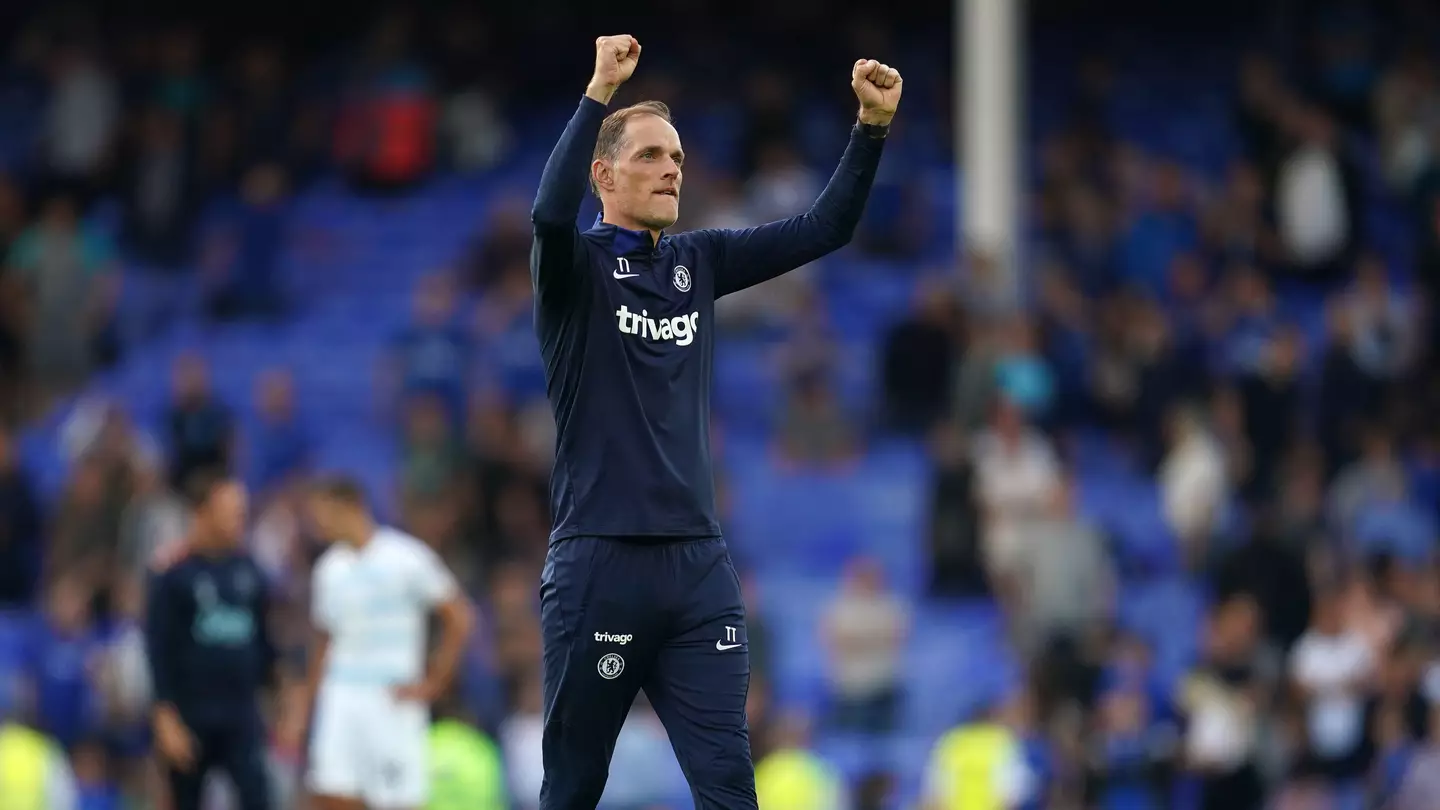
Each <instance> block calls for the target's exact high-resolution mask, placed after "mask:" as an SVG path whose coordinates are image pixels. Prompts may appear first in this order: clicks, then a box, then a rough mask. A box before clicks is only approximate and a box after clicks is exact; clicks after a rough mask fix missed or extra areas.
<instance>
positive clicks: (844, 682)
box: [826, 593, 910, 698]
mask: <svg viewBox="0 0 1440 810" xmlns="http://www.w3.org/2000/svg"><path fill="white" fill-rule="evenodd" d="M826 622H827V625H828V630H829V633H830V636H831V638H832V639H835V640H836V641H837V642H838V646H839V647H840V649H838V650H836V651H835V655H834V658H833V660H832V661H831V662H830V681H831V684H832V685H833V686H834V687H835V691H836V692H837V693H839V694H840V695H842V696H844V697H851V698H865V697H871V696H874V695H876V694H879V693H880V692H882V691H883V690H885V689H888V688H890V687H892V686H894V685H895V684H896V682H897V681H898V680H899V677H900V645H901V642H902V641H903V640H904V637H905V631H906V629H907V628H908V627H909V625H910V613H909V611H908V610H907V609H906V607H905V605H904V603H902V602H901V601H900V600H899V599H898V598H897V597H895V596H893V595H891V594H877V595H875V596H866V595H862V594H852V593H841V594H840V595H839V597H837V598H836V600H835V601H834V602H833V603H832V604H831V605H830V610H829V613H828V615H827V616H826Z"/></svg>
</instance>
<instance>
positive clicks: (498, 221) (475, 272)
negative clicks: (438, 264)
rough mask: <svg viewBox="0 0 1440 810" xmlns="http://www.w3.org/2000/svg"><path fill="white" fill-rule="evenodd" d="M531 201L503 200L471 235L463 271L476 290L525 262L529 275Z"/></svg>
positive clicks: (482, 290)
mask: <svg viewBox="0 0 1440 810" xmlns="http://www.w3.org/2000/svg"><path fill="white" fill-rule="evenodd" d="M531 238H532V237H531V225H530V201H529V200H528V199H525V198H523V197H519V196H516V197H513V198H506V199H503V200H501V201H500V202H499V203H498V204H497V205H496V206H495V208H494V210H492V211H491V212H490V213H489V215H488V216H487V217H486V220H485V222H484V223H483V224H481V225H480V226H479V227H478V228H477V231H476V233H475V234H474V235H473V236H471V238H470V242H469V244H468V245H466V247H465V252H464V254H463V255H462V257H461V259H460V268H461V271H460V274H461V276H462V277H463V278H464V280H465V285H466V286H467V287H468V288H469V289H471V290H472V291H474V292H482V293H483V292H484V291H485V290H487V289H489V288H490V287H491V285H493V284H494V283H495V282H496V281H497V280H498V279H499V277H500V274H501V273H502V272H503V271H505V270H507V269H509V268H511V267H515V266H516V265H524V266H525V268H526V270H525V274H526V277H527V279H528V277H529V272H530V271H529V261H530V240H531Z"/></svg>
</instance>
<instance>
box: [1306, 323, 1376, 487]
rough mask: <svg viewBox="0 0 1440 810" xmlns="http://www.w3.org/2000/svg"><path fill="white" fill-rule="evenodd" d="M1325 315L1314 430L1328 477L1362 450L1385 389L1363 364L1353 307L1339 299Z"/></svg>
mask: <svg viewBox="0 0 1440 810" xmlns="http://www.w3.org/2000/svg"><path fill="white" fill-rule="evenodd" d="M1325 314H1326V319H1325V325H1326V329H1327V331H1328V335H1327V337H1328V342H1327V345H1326V348H1325V354H1324V357H1323V358H1322V360H1321V367H1320V386H1319V387H1320V390H1319V395H1318V397H1317V400H1318V401H1317V402H1316V406H1317V413H1316V426H1315V427H1316V434H1317V436H1318V438H1319V440H1320V443H1321V446H1322V447H1323V448H1324V450H1325V459H1324V461H1325V463H1326V468H1325V471H1326V473H1327V477H1328V475H1329V474H1332V473H1334V472H1335V471H1337V470H1338V469H1340V467H1342V466H1343V465H1345V464H1348V463H1349V462H1350V461H1351V460H1352V459H1353V458H1354V456H1355V454H1356V452H1357V451H1358V450H1360V447H1361V439H1362V436H1361V428H1362V423H1363V422H1364V421H1365V420H1367V419H1370V418H1371V417H1372V415H1373V414H1374V412H1375V409H1376V408H1378V407H1379V405H1380V399H1381V396H1382V394H1383V390H1382V389H1381V386H1380V384H1379V381H1378V380H1376V379H1375V378H1374V377H1373V376H1372V375H1371V374H1370V373H1369V372H1368V371H1366V370H1365V368H1364V367H1363V366H1362V365H1361V364H1360V350H1359V346H1360V343H1359V339H1358V332H1357V330H1356V328H1355V322H1354V319H1353V317H1352V313H1351V310H1350V308H1349V307H1347V306H1345V305H1344V304H1343V302H1341V301H1338V300H1336V301H1332V302H1331V303H1330V305H1329V306H1327V307H1326V310H1325Z"/></svg>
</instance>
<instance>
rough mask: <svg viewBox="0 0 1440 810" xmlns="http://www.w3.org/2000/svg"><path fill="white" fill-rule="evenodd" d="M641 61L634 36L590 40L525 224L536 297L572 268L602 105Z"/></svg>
mask: <svg viewBox="0 0 1440 810" xmlns="http://www.w3.org/2000/svg"><path fill="white" fill-rule="evenodd" d="M639 56H640V44H639V43H638V42H635V39H634V37H630V36H616V37H600V38H599V39H597V40H595V73H594V74H593V75H592V76H591V78H590V83H589V85H587V86H586V88H585V96H584V98H581V99H580V107H579V108H578V109H576V110H575V115H573V116H571V118H570V123H568V124H566V125H565V131H564V132H563V133H561V135H560V142H559V143H557V144H555V149H554V151H552V152H551V153H550V158H549V159H548V160H546V161H545V169H544V171H542V172H541V173H540V188H539V189H538V190H537V191H536V193H535V205H534V207H533V208H531V209H530V221H531V222H533V223H534V225H535V244H534V247H533V248H532V250H531V253H530V280H531V283H532V284H534V285H535V291H536V293H537V294H539V293H540V292H541V291H542V290H543V289H544V288H545V286H546V285H548V284H549V283H551V282H552V281H557V280H564V279H565V278H566V277H568V276H570V275H571V274H572V269H573V268H574V266H575V255H576V242H577V240H578V238H579V234H578V232H577V231H576V228H575V219H576V217H578V216H580V203H581V202H582V201H583V200H584V199H585V189H586V185H587V184H588V183H589V181H590V160H591V158H592V157H593V156H594V152H595V140H596V139H597V138H598V137H599V136H600V125H601V124H602V123H604V121H605V115H606V108H605V105H607V104H609V103H610V99H611V98H612V97H613V96H614V95H615V91H616V90H618V89H619V88H620V85H621V84H623V83H624V82H625V80H626V79H628V78H630V75H631V73H633V72H634V70H635V62H636V60H637V59H638V58H639Z"/></svg>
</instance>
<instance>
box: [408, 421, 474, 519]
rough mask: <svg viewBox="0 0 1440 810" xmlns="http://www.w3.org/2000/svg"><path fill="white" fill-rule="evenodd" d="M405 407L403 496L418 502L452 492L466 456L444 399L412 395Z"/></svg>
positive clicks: (410, 501)
mask: <svg viewBox="0 0 1440 810" xmlns="http://www.w3.org/2000/svg"><path fill="white" fill-rule="evenodd" d="M405 410H406V413H405V427H404V434H403V450H402V452H403V453H404V460H403V462H402V464H403V466H402V468H401V473H400V480H401V483H400V488H401V493H402V497H404V499H405V501H406V502H407V503H414V502H416V501H417V500H424V499H427V498H436V497H443V496H447V495H449V494H450V491H451V487H452V485H453V482H454V480H455V475H456V473H457V472H458V471H459V470H460V468H461V463H462V461H463V459H462V457H461V455H460V447H459V444H458V443H457V442H456V441H455V437H454V436H453V435H452V433H451V427H450V422H449V420H448V419H447V414H446V412H445V405H444V403H443V402H442V401H441V400H439V399H438V398H436V397H433V396H418V397H412V398H411V399H410V400H409V402H408V404H407V406H406V409H405Z"/></svg>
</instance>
